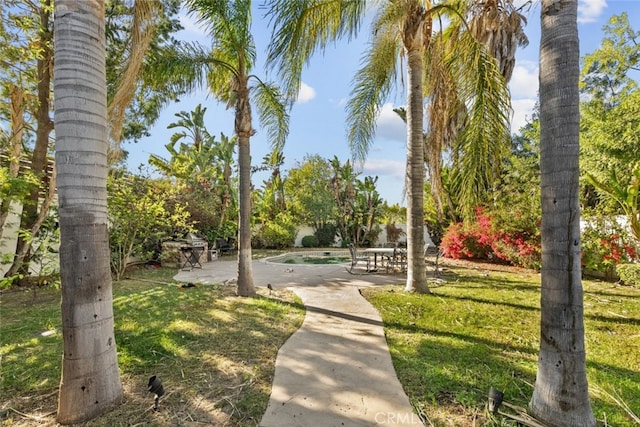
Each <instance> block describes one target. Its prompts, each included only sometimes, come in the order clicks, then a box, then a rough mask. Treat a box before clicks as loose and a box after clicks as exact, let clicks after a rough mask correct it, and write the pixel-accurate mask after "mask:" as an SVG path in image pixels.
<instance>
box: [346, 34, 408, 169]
mask: <svg viewBox="0 0 640 427" xmlns="http://www.w3.org/2000/svg"><path fill="white" fill-rule="evenodd" d="M376 31H377V34H376V35H375V37H374V40H373V42H372V43H371V44H370V47H369V49H368V51H367V52H365V55H364V56H363V58H362V63H363V64H364V65H363V67H362V68H361V69H360V70H358V72H357V73H356V76H355V78H354V82H353V89H352V91H351V97H350V99H349V101H348V102H347V108H346V110H347V137H348V141H349V146H350V147H351V154H352V157H353V158H354V159H357V160H363V159H364V158H365V157H366V154H367V152H368V151H369V146H370V145H371V143H372V141H373V138H374V136H375V131H376V120H377V118H378V113H379V112H380V107H381V106H382V104H383V102H384V101H385V100H386V99H387V96H388V95H389V92H390V90H391V88H392V87H393V83H394V82H395V80H396V72H397V61H398V58H399V56H400V51H401V42H400V40H399V39H398V34H399V33H398V30H397V28H396V27H394V25H393V24H391V23H389V24H384V25H376Z"/></svg>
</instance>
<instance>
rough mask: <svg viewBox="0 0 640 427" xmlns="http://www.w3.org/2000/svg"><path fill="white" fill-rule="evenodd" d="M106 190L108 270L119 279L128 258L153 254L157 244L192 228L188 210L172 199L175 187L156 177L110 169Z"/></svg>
mask: <svg viewBox="0 0 640 427" xmlns="http://www.w3.org/2000/svg"><path fill="white" fill-rule="evenodd" d="M107 191H108V192H109V200H108V215H109V247H110V248H111V271H112V272H113V274H114V277H115V280H120V279H121V278H122V277H123V275H124V273H125V272H126V269H127V266H128V265H129V263H130V262H131V260H132V258H134V257H138V258H140V259H141V260H142V261H147V260H150V259H152V258H153V256H154V255H156V254H155V252H156V251H158V250H159V246H160V245H161V243H162V242H163V241H165V240H169V239H170V238H172V237H173V236H174V234H178V235H181V234H184V233H185V232H187V231H193V228H192V226H191V224H190V222H189V213H188V212H187V210H186V209H185V207H184V206H182V205H181V204H180V203H170V201H171V200H175V199H176V192H177V191H178V187H176V186H175V185H174V186H170V187H168V188H166V189H165V188H163V187H162V186H160V185H156V181H152V180H151V179H148V178H145V177H142V176H139V175H131V174H126V173H123V171H120V170H114V171H112V172H111V173H110V175H109V177H108V180H107Z"/></svg>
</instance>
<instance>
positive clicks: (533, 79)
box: [509, 61, 538, 98]
mask: <svg viewBox="0 0 640 427" xmlns="http://www.w3.org/2000/svg"><path fill="white" fill-rule="evenodd" d="M509 90H510V91H511V96H512V97H513V98H537V97H538V64H536V63H535V62H532V61H519V63H518V65H516V66H515V68H514V69H513V74H512V75H511V80H510V81H509Z"/></svg>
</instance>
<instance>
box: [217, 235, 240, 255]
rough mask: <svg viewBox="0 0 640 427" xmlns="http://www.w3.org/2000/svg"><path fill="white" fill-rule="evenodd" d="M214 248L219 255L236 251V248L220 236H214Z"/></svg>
mask: <svg viewBox="0 0 640 427" xmlns="http://www.w3.org/2000/svg"><path fill="white" fill-rule="evenodd" d="M215 248H216V249H217V250H218V255H219V256H222V255H224V254H233V253H234V252H235V251H236V248H234V247H233V246H231V245H230V244H229V242H227V241H226V240H224V239H223V238H221V237H216V243H215Z"/></svg>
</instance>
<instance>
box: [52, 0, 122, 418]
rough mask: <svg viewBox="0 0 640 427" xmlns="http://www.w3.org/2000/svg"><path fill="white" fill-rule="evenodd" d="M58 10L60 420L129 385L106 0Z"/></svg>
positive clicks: (97, 407) (110, 401) (84, 412)
mask: <svg viewBox="0 0 640 427" xmlns="http://www.w3.org/2000/svg"><path fill="white" fill-rule="evenodd" d="M55 17H56V18H55V20H56V25H55V80H54V94H55V122H56V165H57V168H58V175H59V179H58V198H59V211H60V240H61V242H60V275H61V284H62V302H61V312H62V340H63V351H64V352H63V355H62V378H61V380H60V391H59V397H58V415H57V420H58V422H59V423H61V424H72V423H80V422H84V421H87V420H89V419H91V418H93V417H95V416H97V415H99V414H101V413H103V412H105V411H107V410H108V409H109V408H111V407H112V406H114V405H116V404H119V403H120V402H121V400H122V395H123V393H122V383H121V382H120V372H119V370H118V358H117V352H116V342H115V335H114V320H113V296H112V283H111V274H110V271H109V234H108V230H107V222H108V221H107V149H108V142H107V97H106V93H107V90H106V74H105V32H104V1H102V0H85V1H82V2H78V1H76V0H56V2H55ZM80 47H81V48H80Z"/></svg>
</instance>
